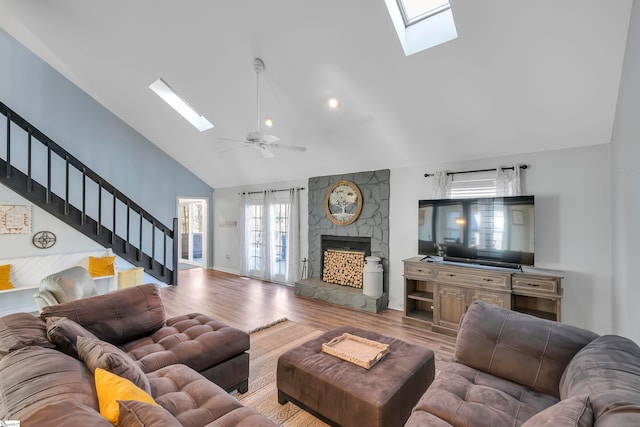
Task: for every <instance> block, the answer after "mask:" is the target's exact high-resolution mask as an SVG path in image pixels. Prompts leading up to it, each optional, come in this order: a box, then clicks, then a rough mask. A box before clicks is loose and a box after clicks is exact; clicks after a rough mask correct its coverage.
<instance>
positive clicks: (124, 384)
mask: <svg viewBox="0 0 640 427" xmlns="http://www.w3.org/2000/svg"><path fill="white" fill-rule="evenodd" d="M95 381H96V393H97V394H98V402H99V404H100V413H101V414H102V416H103V417H105V418H106V419H107V420H109V421H111V422H112V423H113V424H114V425H116V426H117V425H118V418H119V416H120V404H119V403H118V401H119V400H137V401H140V402H145V403H149V404H153V405H157V403H156V402H155V400H153V397H151V395H150V394H148V393H147V392H145V391H144V390H142V389H141V388H140V387H138V386H136V385H135V384H134V383H132V382H131V381H129V380H128V379H126V378H122V377H119V376H118V375H115V374H112V373H111V372H109V371H105V370H104V369H100V368H97V369H96V371H95Z"/></svg>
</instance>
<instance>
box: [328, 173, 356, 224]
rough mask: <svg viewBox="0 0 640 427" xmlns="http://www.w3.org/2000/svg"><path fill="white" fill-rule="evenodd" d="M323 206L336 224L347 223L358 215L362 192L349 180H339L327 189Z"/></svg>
mask: <svg viewBox="0 0 640 427" xmlns="http://www.w3.org/2000/svg"><path fill="white" fill-rule="evenodd" d="M324 208H325V210H326V211H327V216H328V217H329V219H330V220H331V222H333V223H334V224H336V225H349V224H351V223H352V222H354V221H355V220H356V219H358V217H359V216H360V212H361V211H362V193H360V189H359V188H358V186H357V185H355V184H354V183H353V182H351V181H345V180H340V181H338V182H336V183H334V184H333V185H332V186H331V187H330V188H329V190H328V191H327V196H326V198H325V203H324Z"/></svg>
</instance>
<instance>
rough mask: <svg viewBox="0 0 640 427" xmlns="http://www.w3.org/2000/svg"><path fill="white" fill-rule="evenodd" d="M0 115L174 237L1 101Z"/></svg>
mask: <svg viewBox="0 0 640 427" xmlns="http://www.w3.org/2000/svg"><path fill="white" fill-rule="evenodd" d="M0 113H2V114H3V115H4V116H9V115H10V117H11V118H10V120H11V121H12V122H13V123H15V124H16V125H18V126H19V127H20V128H22V129H23V130H24V131H25V132H28V133H31V135H32V136H33V137H35V138H36V140H38V141H40V142H41V143H42V144H43V145H45V146H46V147H48V148H50V149H51V151H53V152H54V153H56V154H57V155H59V156H60V157H61V158H62V159H64V160H67V161H68V162H69V164H70V165H71V166H73V167H74V168H76V169H77V170H78V171H79V172H81V173H83V174H84V175H85V176H86V177H88V178H89V179H91V180H92V181H94V182H95V183H96V184H98V185H101V186H102V188H103V189H105V190H106V191H107V192H109V193H111V194H113V195H114V197H116V198H117V199H118V200H120V201H121V202H123V203H125V204H127V202H129V206H130V208H131V209H132V210H133V211H135V212H136V213H138V214H139V215H141V216H142V217H143V218H144V219H146V220H147V221H149V222H151V223H153V224H154V225H155V227H156V228H158V229H159V230H160V231H162V232H164V233H166V234H168V235H169V236H170V237H174V236H173V230H172V229H171V228H169V227H167V226H166V225H165V224H164V223H163V222H162V221H160V220H159V219H157V218H155V217H154V216H153V215H151V214H150V213H149V212H147V211H146V210H144V209H143V208H142V207H140V206H139V205H138V204H137V203H135V202H134V201H133V200H132V199H131V198H129V197H127V196H126V195H125V194H124V193H122V192H121V191H119V190H118V189H116V188H115V187H114V186H113V185H112V184H110V183H109V182H108V181H106V180H104V179H103V178H102V177H101V176H100V175H98V174H97V173H96V172H94V171H93V170H92V169H91V168H89V167H88V166H87V165H85V164H84V163H82V162H81V161H80V160H78V159H77V158H76V157H74V156H73V155H72V154H71V153H69V152H68V151H67V150H65V149H64V148H62V147H61V146H60V145H58V144H57V143H56V142H55V141H53V140H52V139H51V138H49V137H48V136H46V135H45V134H44V133H42V132H41V131H40V130H39V129H38V128H36V127H35V126H33V125H31V124H30V123H29V122H28V121H26V120H25V119H24V118H23V117H22V116H20V115H19V114H18V113H16V112H15V111H13V110H12V109H11V108H9V107H8V106H7V105H6V104H4V103H3V102H2V101H0Z"/></svg>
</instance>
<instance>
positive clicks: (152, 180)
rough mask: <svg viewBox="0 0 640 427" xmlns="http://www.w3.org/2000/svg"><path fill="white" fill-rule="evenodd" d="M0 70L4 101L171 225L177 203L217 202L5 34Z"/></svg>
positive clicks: (178, 166)
mask: <svg viewBox="0 0 640 427" xmlns="http://www.w3.org/2000/svg"><path fill="white" fill-rule="evenodd" d="M0 64H2V66H0V101H2V102H4V103H5V104H6V105H7V106H9V108H11V109H13V110H14V111H16V112H17V113H18V114H20V115H21V116H22V117H24V118H25V119H26V120H28V121H29V122H31V123H32V124H33V125H34V126H36V127H37V128H38V129H39V130H41V131H42V132H44V133H45V134H46V135H48V136H49V137H50V138H51V139H53V140H54V141H55V142H56V143H58V144H59V145H61V146H62V147H63V148H65V149H66V150H67V151H69V152H70V153H72V154H73V155H74V156H75V157H77V158H78V159H79V160H80V161H82V162H83V163H85V164H86V165H87V166H89V167H90V168H91V169H93V170H94V171H96V172H97V173H98V174H99V175H101V176H102V177H104V178H105V179H107V180H108V181H109V182H110V183H111V184H112V185H114V186H115V187H116V188H118V189H119V190H120V191H122V192H123V193H125V194H126V195H127V196H129V197H130V198H132V199H133V200H135V201H136V203H138V204H139V205H140V206H142V207H143V208H144V209H146V210H147V211H149V212H150V213H151V214H152V215H153V216H155V217H156V218H158V219H159V220H161V221H162V222H163V223H164V224H165V225H168V226H171V221H172V218H173V217H175V216H176V197H178V196H182V197H203V198H208V199H209V200H211V198H212V192H213V189H212V188H211V187H210V186H208V185H207V184H206V183H205V182H203V181H202V180H200V179H199V178H198V177H196V176H195V175H194V174H193V173H191V172H190V171H189V170H188V169H186V168H184V167H183V166H182V165H181V164H179V163H178V162H177V161H175V160H174V159H172V158H171V157H169V156H168V155H167V154H165V153H164V152H163V151H162V150H160V149H159V148H158V147H156V146H155V145H153V144H152V143H151V142H150V141H149V140H147V139H146V138H145V137H143V136H142V135H140V134H139V133H138V132H137V131H135V130H134V129H133V128H131V127H130V126H129V125H127V124H126V123H125V122H123V121H122V120H120V119H119V118H118V117H116V116H115V115H114V114H112V113H111V112H110V111H108V110H107V109H106V108H104V107H103V106H102V105H101V104H99V103H98V102H97V101H95V100H94V99H93V98H91V97H90V96H89V95H87V94H86V93H85V92H83V91H82V90H81V89H80V88H78V87H77V86H75V85H74V84H73V83H71V82H70V81H69V80H67V79H66V78H65V77H63V76H62V75H61V74H60V73H58V72H57V71H56V70H54V69H53V68H52V67H51V66H49V65H48V64H46V63H45V62H44V61H42V60H41V59H40V58H38V57H37V56H36V55H34V54H33V53H32V52H31V51H29V50H28V49H26V48H25V47H24V46H23V45H21V44H20V43H19V42H17V41H16V40H15V39H14V38H12V37H11V36H10V35H8V34H7V33H6V32H5V31H4V30H1V29H0ZM3 123H4V122H3ZM176 143H179V141H176ZM211 205H212V204H211V203H209V206H211ZM212 212H213V210H212V208H210V215H209V218H213V215H212ZM212 228H213V227H212V226H211V220H210V226H209V229H210V230H212ZM210 240H211V239H210ZM210 247H211V245H210ZM209 253H210V254H211V251H209ZM208 264H210V262H209V263H208Z"/></svg>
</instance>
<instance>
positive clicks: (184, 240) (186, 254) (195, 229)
mask: <svg viewBox="0 0 640 427" xmlns="http://www.w3.org/2000/svg"><path fill="white" fill-rule="evenodd" d="M208 205H209V201H208V200H207V199H201V198H193V197H179V198H178V228H179V230H180V237H179V239H178V242H179V248H178V258H179V263H180V265H179V268H180V269H184V268H192V267H202V268H206V266H207V247H208V242H207V235H208V233H207V224H208V221H207V212H208Z"/></svg>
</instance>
